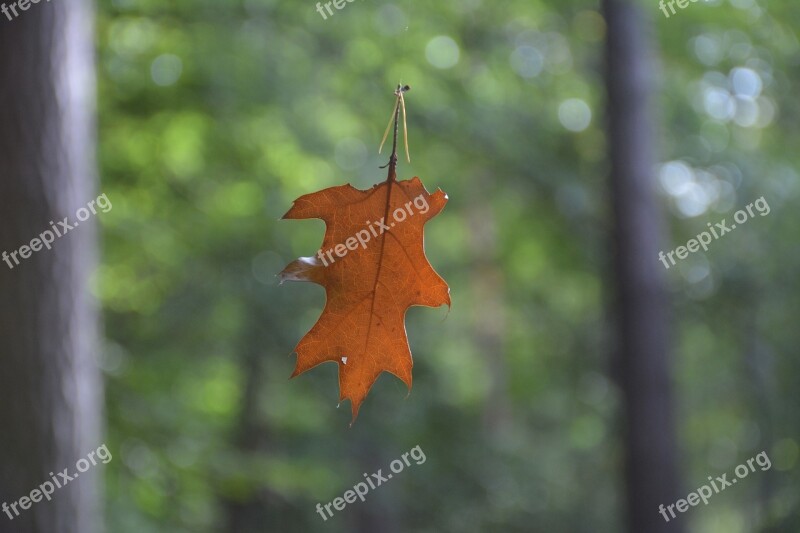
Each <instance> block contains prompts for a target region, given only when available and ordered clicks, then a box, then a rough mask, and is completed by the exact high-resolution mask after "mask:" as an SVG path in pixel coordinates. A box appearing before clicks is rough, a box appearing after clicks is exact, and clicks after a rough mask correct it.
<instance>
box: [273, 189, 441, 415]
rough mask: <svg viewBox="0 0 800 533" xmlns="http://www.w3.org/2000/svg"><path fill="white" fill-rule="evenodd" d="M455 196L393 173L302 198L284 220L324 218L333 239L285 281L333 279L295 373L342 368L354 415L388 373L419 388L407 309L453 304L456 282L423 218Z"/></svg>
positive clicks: (291, 268) (295, 265)
mask: <svg viewBox="0 0 800 533" xmlns="http://www.w3.org/2000/svg"><path fill="white" fill-rule="evenodd" d="M446 203H447V195H446V194H445V193H444V192H442V191H441V190H437V191H436V192H434V193H433V194H429V193H428V191H426V190H425V187H424V186H423V185H422V182H421V181H420V180H419V178H416V177H415V178H413V179H410V180H404V181H395V180H393V179H391V180H387V181H385V182H383V183H381V184H379V185H375V186H374V187H372V189H369V190H366V191H362V190H359V189H356V188H354V187H352V186H350V185H349V184H348V185H342V186H339V187H331V188H329V189H324V190H322V191H318V192H315V193H312V194H307V195H304V196H301V197H300V198H298V199H297V200H295V202H294V205H293V206H292V208H291V209H290V210H289V212H287V213H286V214H285V215H284V216H283V218H285V219H287V218H288V219H306V218H319V219H322V220H323V221H324V222H325V226H326V230H325V237H324V239H323V241H322V247H321V248H320V250H319V251H318V252H317V255H315V256H312V257H301V258H299V259H297V260H295V261H293V262H292V263H290V264H289V265H288V266H287V267H286V268H285V269H284V270H283V271H282V272H281V273H280V274H279V277H280V279H281V282H283V281H311V282H314V283H318V284H320V285H322V286H323V287H325V294H326V297H327V301H326V303H325V308H324V309H323V311H322V315H321V316H320V317H319V320H317V323H316V324H315V325H314V327H312V328H311V330H310V331H309V332H308V333H307V334H306V335H305V336H304V337H303V338H302V340H301V341H300V342H299V343H298V345H297V346H296V347H295V352H296V353H297V364H296V367H295V370H294V373H293V374H292V377H295V376H297V375H299V374H301V373H303V372H305V371H306V370H309V369H311V368H313V367H315V366H317V365H319V364H321V363H324V362H327V361H331V362H335V363H336V364H337V365H338V366H339V400H340V401H342V400H345V399H349V400H350V404H351V408H352V413H353V420H355V418H356V416H358V410H359V407H360V406H361V403H362V402H363V401H364V398H365V397H366V395H367V393H368V392H369V389H370V388H371V387H372V385H373V383H375V380H376V379H377V378H378V376H379V375H380V374H381V372H390V373H392V374H394V375H395V376H397V377H398V378H400V379H401V380H402V381H403V382H404V383H405V384H406V385H407V386H408V388H409V391H410V389H411V367H412V360H411V351H410V350H409V347H408V339H407V338H406V328H405V314H406V310H407V309H408V308H409V307H411V306H412V305H424V306H427V307H438V306H440V305H442V304H447V305H448V306H449V305H450V289H449V288H448V286H447V284H446V283H445V281H444V280H443V279H442V278H441V277H440V276H439V275H438V274H437V273H436V272H435V271H434V270H433V267H431V265H430V263H428V259H427V258H426V257H425V250H424V246H423V226H424V224H425V222H427V221H428V220H430V219H431V218H433V217H434V216H436V215H437V214H438V213H439V212H440V211H441V210H442V208H444V205H445V204H446Z"/></svg>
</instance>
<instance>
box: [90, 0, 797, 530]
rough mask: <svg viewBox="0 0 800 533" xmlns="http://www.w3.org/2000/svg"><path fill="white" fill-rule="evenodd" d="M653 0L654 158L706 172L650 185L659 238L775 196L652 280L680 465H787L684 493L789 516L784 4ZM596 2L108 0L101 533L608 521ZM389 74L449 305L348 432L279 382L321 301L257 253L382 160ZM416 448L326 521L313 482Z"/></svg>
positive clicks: (790, 99) (791, 19) (321, 377)
mask: <svg viewBox="0 0 800 533" xmlns="http://www.w3.org/2000/svg"><path fill="white" fill-rule="evenodd" d="M646 5H647V10H648V12H649V13H650V15H651V16H652V18H653V20H654V21H655V23H656V25H655V28H656V29H657V31H658V34H657V35H658V43H657V44H658V45H659V48H660V50H661V59H660V65H661V70H660V78H659V80H658V84H657V92H656V93H655V94H654V98H653V104H654V106H657V108H658V111H659V114H660V116H661V119H662V125H661V130H660V138H661V139H662V140H663V144H662V147H663V151H662V155H661V159H662V160H663V161H664V162H667V161H676V160H681V161H684V162H685V163H686V164H687V165H689V166H691V168H692V169H693V171H692V173H691V174H690V176H691V180H690V183H688V185H687V184H686V183H684V185H685V186H686V187H692V189H691V191H690V192H691V194H689V193H687V192H686V190H684V189H681V191H683V192H681V191H677V189H676V191H677V193H676V194H668V193H667V192H666V190H665V192H664V196H663V198H664V205H665V206H666V207H667V208H668V209H669V212H670V221H671V237H670V238H669V239H668V240H667V241H666V242H665V245H664V248H665V251H666V250H667V249H669V250H671V249H672V248H673V247H674V246H677V245H678V244H682V243H685V242H686V241H687V240H688V239H689V238H691V237H692V236H694V235H696V234H697V233H698V232H699V231H702V230H703V229H704V228H705V226H706V222H712V223H713V222H717V221H719V220H720V219H721V218H723V217H726V216H727V217H728V218H730V217H731V216H732V213H733V211H735V210H736V209H739V208H741V207H744V206H745V205H746V204H748V203H750V202H752V201H754V200H755V199H756V198H758V197H760V196H762V195H763V196H764V197H765V198H766V199H767V201H768V202H769V205H770V206H771V208H772V212H771V213H770V215H769V216H767V217H764V218H761V217H756V219H754V220H752V221H750V222H749V223H748V224H747V225H746V226H744V227H742V228H741V229H737V230H736V231H735V232H734V233H731V234H729V235H727V236H725V238H724V239H722V240H720V241H716V242H714V243H713V245H712V247H711V248H710V249H709V251H708V253H707V254H694V255H695V257H693V258H692V259H691V260H686V261H684V263H682V264H681V265H680V266H679V267H676V268H673V269H670V271H669V272H668V273H667V275H668V276H669V279H670V283H671V287H672V288H673V296H674V298H675V305H676V308H675V319H676V327H675V343H674V344H675V354H676V358H675V365H676V375H675V378H676V383H677V386H678V389H677V391H678V396H679V399H680V404H679V420H680V430H681V438H682V450H683V452H684V457H685V459H686V461H685V463H684V465H683V466H684V468H685V470H684V477H685V482H686V484H687V485H688V489H691V488H693V487H695V486H699V485H700V484H702V483H704V482H705V479H706V477H707V476H708V475H717V474H721V473H722V472H725V471H729V470H731V469H732V468H733V467H734V466H735V465H736V464H738V463H739V462H741V461H742V460H745V459H747V458H749V457H751V456H752V455H754V454H755V453H757V452H759V451H761V450H763V449H766V450H767V451H768V453H769V454H770V457H771V458H772V459H773V464H774V466H773V470H772V471H770V472H767V473H759V475H758V478H757V479H754V480H752V481H751V482H749V483H747V484H741V485H740V486H737V487H736V488H735V490H734V489H731V490H728V491H726V492H725V493H724V495H722V496H720V497H718V498H716V499H715V500H714V501H713V502H712V503H711V504H709V505H708V506H707V507H699V508H696V509H693V510H692V511H691V512H689V513H687V514H686V515H685V518H686V520H688V522H689V523H690V524H691V526H692V527H693V530H694V531H698V532H709V533H717V532H719V533H722V532H725V533H731V532H732V533H737V532H742V533H744V532H749V531H755V530H761V531H768V530H769V531H778V530H781V531H790V530H796V529H797V528H798V526H800V522H798V518H797V517H798V512H797V510H798V498H800V493H799V492H798V487H799V486H800V476H798V473H797V472H798V470H797V463H798V433H799V432H798V431H797V429H798V426H799V425H800V419H799V418H798V414H797V410H796V409H795V408H794V407H795V404H796V396H797V394H796V390H795V389H796V383H797V376H798V375H800V363H798V360H797V358H793V357H792V354H793V353H794V351H795V347H796V346H797V345H798V335H797V328H796V327H795V326H794V324H792V323H791V322H793V320H794V319H795V318H796V316H797V314H796V310H797V309H798V306H800V301H798V298H800V290H798V288H799V287H798V279H797V276H796V272H797V269H798V267H800V254H798V253H797V250H796V247H794V246H793V245H792V243H795V242H797V239H798V234H797V231H798V230H797V228H798V227H800V224H798V211H797V209H796V208H793V206H794V205H796V202H797V199H798V192H799V190H798V176H797V170H796V168H797V164H798V154H797V152H796V150H795V147H796V145H797V142H798V135H799V134H800V132H798V127H797V124H799V123H800V120H798V115H800V104H798V102H797V99H796V98H794V95H795V94H796V89H797V57H798V51H799V50H798V41H797V36H796V34H795V30H794V28H795V27H797V23H798V22H799V21H798V17H797V11H796V7H794V4H793V3H791V2H789V1H788V0H786V1H777V0H775V1H772V2H770V5H769V7H766V6H764V5H761V6H760V7H757V6H756V4H755V2H752V1H746V0H737V1H731V2H721V1H720V2H717V3H716V4H710V5H707V4H703V3H697V4H691V5H690V7H689V8H687V9H685V10H683V11H681V12H680V13H679V14H678V15H676V16H673V17H671V18H669V19H666V18H664V17H663V16H662V15H661V14H660V12H659V11H658V10H657V8H656V7H655V6H656V3H655V2H648V3H647V4H646ZM596 9H597V6H596V4H595V3H591V2H579V1H577V0H571V1H566V2H565V1H563V0H559V1H556V0H547V1H545V0H542V1H533V2H531V1H522V0H510V1H507V2H487V1H481V0H444V1H441V2H422V1H416V0H415V1H410V2H403V3H400V2H397V3H394V4H392V3H389V2H385V1H382V0H375V1H370V2H367V1H363V0H357V1H355V2H353V3H349V4H347V7H346V9H343V10H341V11H338V12H336V14H335V15H334V16H332V17H329V18H328V19H327V20H323V19H322V17H321V16H320V15H319V14H318V13H317V11H316V9H315V5H314V2H312V1H311V0H303V1H292V2H288V1H284V2H278V1H276V0H245V1H244V2H234V1H230V0H214V2H211V1H210V0H205V1H199V2H198V1H192V2H189V1H186V0H181V1H172V2H163V1H158V2H156V1H154V0H114V1H109V0H104V1H101V2H100V7H99V33H98V45H99V52H98V65H99V76H100V92H99V96H100V109H99V111H100V138H99V140H100V159H101V166H102V174H103V186H102V190H103V192H105V193H107V194H108V196H109V198H110V199H111V200H112V201H113V204H114V210H113V212H112V213H110V215H109V216H105V217H103V218H102V222H103V224H104V258H103V264H102V267H101V268H100V270H99V271H98V273H97V276H96V287H97V293H98V296H99V297H100V299H101V301H102V303H103V306H104V309H105V320H106V329H107V336H108V346H107V349H106V350H105V356H104V360H103V367H104V369H105V371H106V374H107V397H108V405H107V411H108V424H109V433H110V435H111V439H110V441H109V446H110V447H111V446H113V447H114V449H116V450H117V451H118V453H115V457H119V458H121V460H119V461H114V462H113V463H111V464H110V465H109V472H110V474H109V476H108V479H107V489H108V498H107V507H108V529H109V531H114V532H115V533H134V532H135V533H142V532H145V533H147V532H154V533H155V532H176V531H192V532H200V531H225V530H228V529H229V527H228V524H229V520H230V517H231V516H237V517H239V519H240V520H242V521H243V522H242V523H245V524H253V525H252V528H253V529H252V531H317V530H322V529H323V527H324V530H325V531H330V532H335V531H353V530H356V524H357V523H360V524H364V523H368V522H369V520H378V521H379V522H380V523H385V524H387V526H386V528H387V529H386V531H392V530H391V529H389V524H397V527H398V528H399V529H398V530H400V531H415V532H434V531H437V532H438V531H507V532H515V531H520V532H521V531H531V530H537V531H539V530H541V531H620V530H621V528H622V508H623V503H624V493H623V480H622V477H621V474H620V472H621V468H620V467H621V456H622V448H621V440H620V432H619V430H618V427H619V421H618V411H619V408H620V401H621V399H620V395H619V392H618V390H617V388H616V386H615V385H614V383H613V380H612V377H611V376H612V373H611V371H610V370H609V355H610V353H611V351H612V349H613V346H612V344H611V341H612V339H611V338H610V336H609V333H608V332H609V331H610V328H609V324H608V318H607V313H606V310H607V308H608V299H609V291H608V290H607V287H608V284H609V278H608V275H609V269H608V262H609V250H610V241H609V234H608V229H609V227H610V221H609V207H608V193H607V189H608V187H607V169H608V163H607V147H606V137H605V134H604V131H603V105H604V90H603V86H602V64H603V57H602V50H603V47H602V43H603V38H604V23H603V20H602V18H601V16H600V15H599V13H598V12H597V11H596ZM455 52H457V54H458V56H457V61H456V62H455V63H454V64H453V61H454V60H455V59H456V57H455V55H454V53H455ZM451 65H452V66H451ZM737 67H746V68H749V69H751V70H752V71H753V72H755V73H757V74H758V76H759V78H760V79H761V80H762V82H763V89H762V91H761V95H760V97H761V98H762V100H757V101H756V104H753V105H756V106H757V108H758V113H759V115H758V122H759V123H758V125H757V126H755V125H747V124H749V123H748V120H749V119H748V116H747V115H746V114H745V113H746V112H747V111H748V110H752V105H751V104H752V102H749V101H748V102H742V101H737V102H735V105H738V106H739V107H738V109H739V110H740V111H739V112H740V115H737V116H736V118H729V117H723V116H722V114H724V113H726V112H727V111H726V109H727V108H726V107H725V106H730V105H731V104H730V102H731V100H730V92H728V93H727V94H728V95H727V96H726V95H725V94H724V93H722V92H720V91H721V90H722V87H723V85H724V83H726V80H730V76H729V74H730V72H731V70H732V69H734V68H737ZM399 81H402V82H404V83H408V84H410V85H411V86H412V91H411V92H410V93H409V94H408V95H407V98H406V101H407V105H408V112H409V124H408V126H409V141H410V146H411V157H412V164H411V165H408V164H406V163H405V162H404V161H401V163H400V166H399V170H398V177H399V178H401V179H405V178H410V177H412V176H414V175H417V174H418V175H420V176H423V177H424V178H425V181H426V183H427V185H428V187H429V188H432V189H433V188H436V187H441V188H442V189H443V190H445V191H446V192H447V193H448V194H449V196H450V201H449V203H448V206H447V208H446V209H445V211H444V212H443V213H442V214H441V215H440V216H439V217H437V219H436V220H434V221H432V223H431V224H429V225H428V228H427V229H428V234H427V240H426V248H427V253H428V257H429V259H430V261H431V263H432V264H433V265H434V266H435V268H436V269H437V271H439V272H440V273H441V274H442V275H443V277H444V278H445V279H447V281H448V282H449V284H450V286H451V288H452V300H453V307H452V310H451V311H450V312H449V313H447V312H446V310H441V309H440V310H430V309H413V310H411V311H410V312H409V315H408V320H409V327H408V331H409V334H410V342H411V345H412V351H413V353H414V354H415V363H416V364H415V368H414V378H415V380H414V381H415V387H414V390H413V392H412V394H411V395H410V396H409V397H408V398H407V399H404V398H405V396H406V390H405V387H404V386H403V385H402V383H400V382H399V381H398V380H396V379H394V378H392V377H390V376H386V375H384V376H383V377H382V378H381V379H380V380H379V381H378V383H377V384H376V386H375V388H374V389H373V392H372V393H371V394H370V397H369V399H368V400H367V402H366V403H365V404H364V406H363V407H362V410H361V414H360V417H359V420H358V422H357V423H356V425H355V426H354V427H353V428H352V429H348V427H347V426H348V422H349V416H350V415H349V406H342V407H341V408H339V409H338V410H337V409H336V406H335V405H332V403H331V398H333V397H335V394H336V378H335V369H334V368H333V367H332V365H323V366H322V367H319V368H317V369H315V370H313V371H312V372H310V373H308V374H305V375H303V376H302V377H301V378H298V379H295V380H292V381H291V382H290V381H288V380H287V378H288V376H289V375H290V373H291V370H292V368H293V356H291V350H292V348H293V346H294V343H295V342H296V341H297V339H299V338H301V336H302V335H303V334H304V333H305V331H307V329H308V327H309V326H310V325H311V324H313V322H314V321H315V319H316V317H317V316H318V314H319V311H320V310H321V307H322V304H323V301H324V294H323V292H322V289H321V288H319V287H315V286H307V287H306V286H301V285H291V286H283V287H279V286H278V285H277V283H276V279H275V277H274V275H275V274H276V273H277V272H279V271H280V269H281V268H282V266H283V265H284V264H286V263H288V262H289V261H290V260H292V259H293V258H295V257H297V256H299V255H311V254H312V253H314V252H315V251H316V250H317V247H318V246H319V243H320V236H321V235H322V226H321V223H319V222H318V221H308V222H293V223H291V224H289V223H286V222H281V221H279V218H280V216H281V215H282V214H283V213H284V212H285V211H286V210H287V209H288V207H289V206H290V205H291V202H292V200H293V199H294V198H295V197H297V196H299V195H301V194H305V193H309V192H312V191H315V190H318V189H321V188H324V187H329V186H333V185H339V184H342V183H347V182H349V183H351V184H353V185H354V186H357V187H360V188H367V187H370V186H371V185H372V184H374V183H376V182H378V181H380V180H382V179H383V177H384V175H385V174H384V171H382V170H379V169H378V166H379V165H382V164H384V163H385V155H384V156H379V155H378V154H377V153H376V151H377V144H378V142H379V140H380V136H381V134H382V132H383V128H384V127H385V124H386V121H387V118H388V115H389V112H390V111H391V107H392V105H393V98H394V97H393V96H392V90H393V88H394V86H395V85H396V84H397V83H398V82H399ZM745 81H747V80H745ZM727 83H730V82H729V81H728V82H727ZM726 90H727V89H726ZM726 98H728V99H727V100H726ZM571 99H577V101H574V100H573V101H571ZM715 99H716V100H715ZM720 102H721V103H720ZM586 105H588V109H590V110H591V120H590V122H589V125H588V127H586V128H583V125H584V124H582V123H583V122H585V120H586V119H587V116H586V113H585V110H586V107H585V106H586ZM714 106H717V107H714ZM719 106H722V111H719V109H720V108H719ZM748 106H749V107H748ZM770 109H772V110H774V113H772V114H771V115H770ZM714 113H716V114H717V118H714ZM720 113H722V114H720ZM720 117H722V118H720ZM737 121H738V123H737ZM740 124H745V125H740ZM568 127H569V128H572V129H568ZM575 129H577V130H579V131H573V130H575ZM701 171H702V172H701ZM703 172H705V173H708V174H709V175H710V176H711V177H709V176H706V174H704V173H703ZM658 175H659V176H664V180H668V179H670V176H668V175H667V176H665V175H664V171H663V169H662V171H661V173H660V174H658ZM678 178H680V176H678ZM678 178H676V179H678ZM703 180H706V181H703ZM670 183H672V182H670ZM674 192H675V191H674ZM678 193H680V194H678ZM693 194H695V195H701V196H692V195H693ZM703 195H704V196H703ZM715 195H716V196H715ZM703 202H705V203H704V204H703ZM699 204H703V206H702V209H701V208H700V207H698V205H699ZM698 211H699V212H698ZM690 214H691V215H692V216H690ZM653 268H662V267H661V265H660V263H658V262H657V259H656V258H653ZM431 322H436V326H435V327H428V326H429V325H430V324H431ZM793 386H794V388H793ZM417 444H419V445H420V446H421V447H422V448H423V449H424V450H425V453H426V454H427V457H428V461H427V462H426V463H425V464H424V465H419V466H414V467H413V468H410V469H408V470H407V471H406V472H404V473H403V475H402V476H398V477H397V479H394V480H392V482H391V483H390V484H388V485H386V487H383V488H381V489H380V490H378V491H376V492H374V493H372V494H370V496H369V499H368V501H367V502H366V503H363V504H361V503H359V504H354V505H352V506H348V508H347V510H346V511H344V512H341V513H338V514H337V516H335V517H334V518H333V519H331V520H329V521H328V522H327V523H324V525H323V524H322V522H321V518H320V517H319V515H317V514H316V513H315V511H314V508H315V505H316V504H317V503H318V502H322V503H325V502H328V501H330V500H331V499H333V498H334V497H335V496H338V495H340V494H341V493H342V492H343V491H344V490H346V489H347V488H349V487H351V486H352V485H353V484H354V483H356V482H358V481H359V480H360V479H361V473H362V472H373V471H376V470H377V469H378V468H384V469H386V467H387V465H388V463H389V462H390V461H391V460H392V459H395V458H397V457H398V456H399V454H400V453H402V452H403V451H405V450H408V449H410V448H412V447H413V446H415V445H417ZM688 489H687V492H688ZM664 503H669V502H664ZM653 512H654V513H656V512H657V511H656V510H655V509H654V510H653ZM770 528H771V529H770ZM242 530H243V531H244V530H247V529H242Z"/></svg>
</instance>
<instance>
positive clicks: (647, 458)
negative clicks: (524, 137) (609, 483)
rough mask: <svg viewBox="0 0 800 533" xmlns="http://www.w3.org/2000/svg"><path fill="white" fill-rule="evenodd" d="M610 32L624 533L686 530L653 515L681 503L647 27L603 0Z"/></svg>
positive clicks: (616, 1) (627, 4)
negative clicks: (623, 437)
mask: <svg viewBox="0 0 800 533" xmlns="http://www.w3.org/2000/svg"><path fill="white" fill-rule="evenodd" d="M603 9H604V13H605V18H606V23H607V26H608V30H607V50H606V57H607V60H606V62H607V73H606V74H607V78H606V79H607V90H608V125H609V128H608V133H609V143H610V150H611V192H612V196H613V207H614V217H615V221H614V232H615V235H614V245H615V250H614V278H615V306H616V308H615V311H616V319H617V321H618V329H617V331H618V350H617V351H618V359H617V360H616V361H615V362H616V363H617V365H618V370H619V372H618V378H619V380H620V386H621V388H622V391H623V395H624V405H625V434H626V445H627V449H626V464H625V471H626V481H627V493H628V497H627V507H628V514H627V518H628V530H629V531H631V532H632V533H642V532H644V531H646V532H647V533H659V532H662V531H663V532H666V531H669V532H671V533H680V532H681V531H683V530H684V526H683V525H682V524H683V520H682V517H681V515H680V514H679V513H676V514H677V516H678V517H677V518H672V516H671V515H669V514H667V516H668V517H669V519H670V522H669V523H668V522H667V521H666V520H665V519H664V518H663V517H662V515H661V514H659V505H661V504H663V505H665V506H666V505H669V504H672V503H674V502H675V500H676V499H678V498H681V497H684V496H685V494H681V493H680V490H679V489H680V483H679V477H680V476H679V475H678V467H677V455H678V454H677V449H676V432H675V423H674V420H673V412H672V390H671V384H670V365H669V352H670V350H669V327H668V318H667V304H668V300H667V295H666V290H665V286H664V268H663V266H662V265H661V263H660V262H659V261H658V252H659V250H660V249H661V247H660V243H661V234H662V232H661V222H662V219H661V215H660V213H659V206H658V202H657V201H656V197H655V191H654V179H653V166H654V164H655V158H654V141H653V139H654V131H653V130H654V127H653V119H652V116H653V110H652V104H651V103H650V100H649V98H648V97H649V95H650V94H651V91H652V88H653V87H652V82H653V74H654V69H653V68H652V65H653V59H654V58H653V55H652V54H651V52H650V43H649V41H648V39H647V37H646V36H647V35H649V34H650V33H651V30H650V29H649V28H650V26H649V25H648V24H647V22H648V21H647V20H645V19H644V17H642V16H641V12H640V10H639V8H638V7H637V6H636V5H635V3H634V2H633V1H627V0H603Z"/></svg>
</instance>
